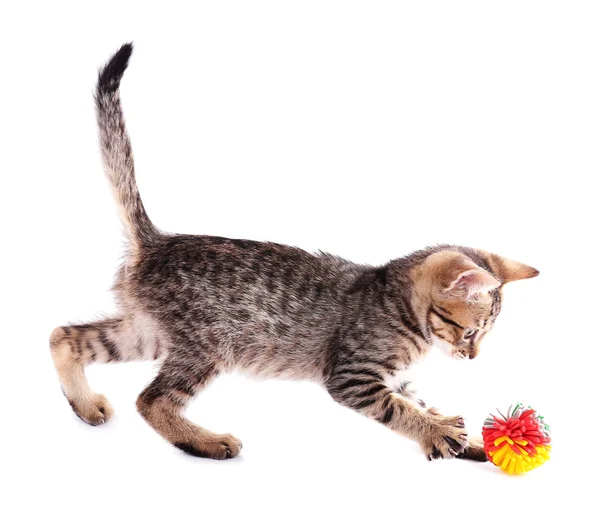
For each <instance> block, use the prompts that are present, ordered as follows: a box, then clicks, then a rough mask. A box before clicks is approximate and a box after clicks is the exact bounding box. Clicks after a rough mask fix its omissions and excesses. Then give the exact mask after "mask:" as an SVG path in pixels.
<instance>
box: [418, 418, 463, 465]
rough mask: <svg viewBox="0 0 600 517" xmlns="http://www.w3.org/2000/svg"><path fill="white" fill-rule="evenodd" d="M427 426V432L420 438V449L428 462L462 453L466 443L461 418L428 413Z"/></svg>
mask: <svg viewBox="0 0 600 517" xmlns="http://www.w3.org/2000/svg"><path fill="white" fill-rule="evenodd" d="M427 424H428V425H427V430H426V431H425V433H424V436H423V437H422V438H421V447H422V449H423V451H424V452H425V455H426V456H427V458H428V459H429V460H432V459H438V458H455V457H457V456H459V455H461V454H462V453H464V451H465V449H466V447H467V444H468V441H467V434H466V433H465V431H464V427H465V421H464V419H463V418H462V417H444V416H441V415H435V414H433V413H429V415H428V416H427Z"/></svg>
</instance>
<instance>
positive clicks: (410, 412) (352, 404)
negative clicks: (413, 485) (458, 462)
mask: <svg viewBox="0 0 600 517" xmlns="http://www.w3.org/2000/svg"><path fill="white" fill-rule="evenodd" d="M326 387H327V390H328V391H329V393H330V394H331V396H332V397H333V399H334V400H336V401H337V402H339V403H340V404H342V405H344V406H347V407H349V408H352V409H354V410H356V411H358V412H359V413H362V414H364V415H366V416H368V417H370V418H373V419H375V420H377V421H379V422H381V423H382V424H384V425H385V426H387V427H389V428H390V429H392V430H394V431H396V432H398V433H401V434H403V435H405V436H408V437H409V438H412V439H413V440H415V441H416V442H418V443H419V444H420V445H421V448H422V449H423V452H425V455H426V456H427V458H428V459H436V458H453V457H456V456H458V455H459V454H461V453H463V452H464V451H465V448H466V447H467V434H466V431H465V423H464V420H463V418H462V417H460V416H454V417H446V416H443V415H440V414H435V413H433V412H430V411H426V410H423V409H421V408H419V407H418V406H417V405H415V404H414V403H413V402H411V401H408V400H406V399H405V398H404V397H403V396H401V395H399V394H397V393H394V392H393V391H392V390H391V389H390V388H389V387H388V386H386V384H385V382H384V380H383V378H382V377H381V375H380V374H379V373H378V372H376V371H374V370H370V369H367V368H356V369H354V368H346V369H343V370H339V371H338V372H335V373H334V375H333V376H332V377H331V378H330V379H329V380H328V381H327V384H326Z"/></svg>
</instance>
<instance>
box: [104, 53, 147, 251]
mask: <svg viewBox="0 0 600 517" xmlns="http://www.w3.org/2000/svg"><path fill="white" fill-rule="evenodd" d="M132 51H133V45H132V44H131V43H126V44H125V45H123V46H122V47H121V48H120V49H119V50H118V51H117V52H116V54H115V55H114V56H113V57H112V58H111V59H110V61H109V62H108V63H107V64H106V65H105V66H104V68H102V69H101V70H100V72H99V74H98V85H97V87H96V95H95V99H96V116H97V120H98V128H99V135H100V149H101V152H102V162H103V164H104V171H105V173H106V176H107V177H108V179H109V181H110V184H111V187H112V192H113V196H114V198H115V201H116V202H117V206H118V207H119V215H120V217H121V220H122V221H123V224H124V225H125V231H126V236H127V240H128V242H129V245H130V246H131V247H132V248H133V249H132V250H131V251H132V252H133V253H134V255H135V254H137V252H138V251H139V249H140V247H141V246H143V245H144V244H147V243H151V242H152V241H153V240H154V239H156V237H157V236H158V235H159V233H158V231H157V229H156V228H155V227H154V225H153V224H152V222H151V221H150V218H149V217H148V214H147V213H146V210H144V205H143V203H142V200H141V198H140V193H139V191H138V189H137V185H136V182H135V172H134V167H133V153H132V150H131V142H130V141H129V136H128V135H127V130H126V129H125V120H124V118H123V111H122V110H121V99H120V96H119V85H120V83H121V78H122V77H123V74H124V73H125V69H126V68H127V65H128V63H129V57H130V56H131V53H132Z"/></svg>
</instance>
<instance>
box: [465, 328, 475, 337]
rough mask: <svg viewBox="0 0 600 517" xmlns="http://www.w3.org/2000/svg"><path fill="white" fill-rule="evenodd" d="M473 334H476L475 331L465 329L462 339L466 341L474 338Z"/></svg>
mask: <svg viewBox="0 0 600 517" xmlns="http://www.w3.org/2000/svg"><path fill="white" fill-rule="evenodd" d="M475 332H477V329H466V330H465V333H464V334H463V339H468V338H470V337H471V336H474V335H475Z"/></svg>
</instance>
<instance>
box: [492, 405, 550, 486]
mask: <svg viewBox="0 0 600 517" xmlns="http://www.w3.org/2000/svg"><path fill="white" fill-rule="evenodd" d="M498 413H499V414H500V417H497V416H495V415H492V414H490V416H489V417H488V418H487V419H486V420H485V422H484V424H483V429H482V434H483V448H484V450H485V452H486V454H487V455H488V459H489V460H490V461H491V462H492V463H494V465H496V466H497V467H500V468H501V469H502V470H503V471H504V472H507V473H508V474H524V473H525V472H528V471H530V470H532V469H534V468H536V467H539V466H540V465H542V464H543V463H545V462H546V461H547V460H549V459H550V449H551V446H550V427H549V426H548V424H546V423H545V422H544V417H543V416H540V415H538V414H537V413H536V412H535V411H534V410H533V409H531V408H527V409H525V407H524V406H523V404H517V405H516V406H515V407H514V409H513V407H512V406H511V407H510V408H509V409H508V413H507V415H508V417H506V416H504V415H503V414H502V413H500V411H498Z"/></svg>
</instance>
